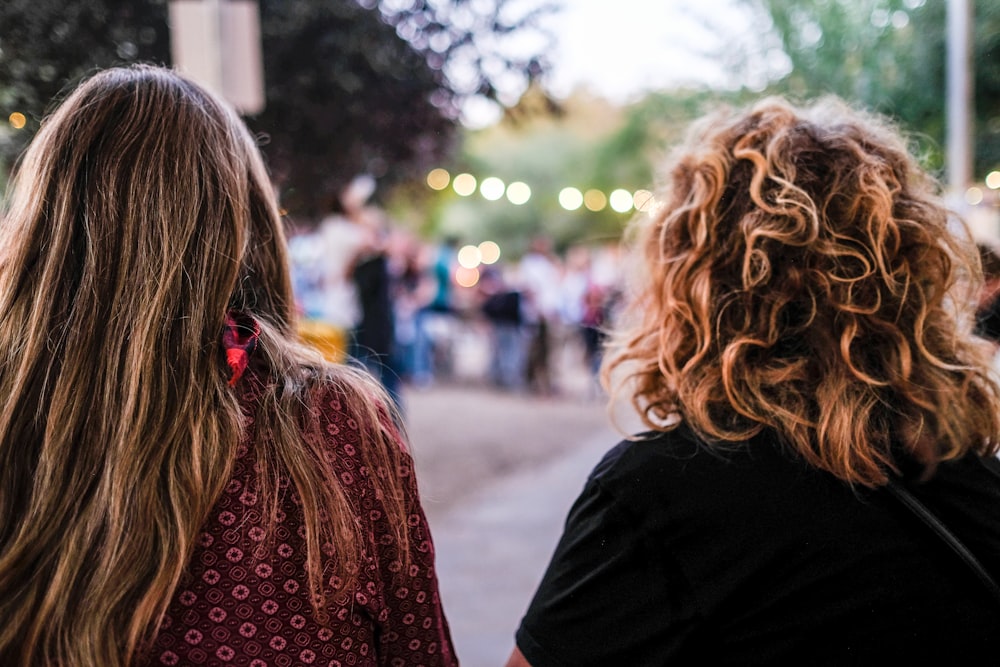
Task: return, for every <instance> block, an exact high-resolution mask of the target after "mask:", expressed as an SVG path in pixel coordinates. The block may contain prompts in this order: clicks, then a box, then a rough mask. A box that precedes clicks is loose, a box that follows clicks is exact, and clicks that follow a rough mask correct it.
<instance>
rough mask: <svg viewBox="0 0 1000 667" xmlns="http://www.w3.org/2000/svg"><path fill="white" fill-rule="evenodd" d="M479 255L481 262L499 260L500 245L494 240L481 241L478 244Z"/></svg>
mask: <svg viewBox="0 0 1000 667" xmlns="http://www.w3.org/2000/svg"><path fill="white" fill-rule="evenodd" d="M479 257H480V258H481V259H482V262H483V264H496V263H497V262H498V261H499V260H500V246H498V245H497V244H496V243H495V242H494V241H483V242H482V243H480V244H479Z"/></svg>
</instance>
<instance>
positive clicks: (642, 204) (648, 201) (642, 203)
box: [632, 190, 656, 213]
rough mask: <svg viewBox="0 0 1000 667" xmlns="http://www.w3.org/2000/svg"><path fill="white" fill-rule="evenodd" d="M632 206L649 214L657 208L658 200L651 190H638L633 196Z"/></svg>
mask: <svg viewBox="0 0 1000 667" xmlns="http://www.w3.org/2000/svg"><path fill="white" fill-rule="evenodd" d="M632 205H633V206H635V210H637V211H642V212H643V213H647V212H649V211H651V210H653V207H655V206H656V199H655V198H654V197H653V193H652V192H650V191H649V190H636V191H635V192H634V193H633V194H632Z"/></svg>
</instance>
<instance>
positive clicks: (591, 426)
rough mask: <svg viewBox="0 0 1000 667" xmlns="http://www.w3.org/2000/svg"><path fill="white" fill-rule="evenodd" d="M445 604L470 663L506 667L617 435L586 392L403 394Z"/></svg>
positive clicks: (476, 389) (472, 389)
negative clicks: (581, 496)
mask: <svg viewBox="0 0 1000 667" xmlns="http://www.w3.org/2000/svg"><path fill="white" fill-rule="evenodd" d="M405 401H406V411H407V424H408V430H409V435H410V439H411V442H412V443H413V450H414V456H415V458H416V464H417V476H418V478H419V481H420V485H421V495H422V497H423V500H424V507H425V510H426V512H427V515H428V519H429V521H430V524H431V530H432V531H433V533H434V540H435V544H436V547H437V565H438V574H439V577H440V579H441V594H442V597H443V600H444V605H445V612H446V613H447V615H448V619H449V622H450V624H451V628H452V637H453V639H454V640H455V645H456V650H457V652H458V656H459V659H460V660H461V662H462V665H463V666H464V667H496V666H502V665H503V664H504V662H505V660H506V658H507V656H508V655H509V653H510V651H511V649H512V647H513V641H514V640H513V634H514V631H515V629H516V628H517V625H518V623H519V622H520V619H521V616H522V614H523V613H524V610H525V608H526V607H527V605H528V602H529V601H530V599H531V595H532V593H533V592H534V589H535V586H536V585H537V583H538V581H539V579H540V578H541V575H542V573H543V571H544V569H545V566H546V564H547V563H548V559H549V557H550V556H551V554H552V550H553V548H554V547H555V544H556V541H557V540H558V538H559V535H560V532H561V529H562V523H563V521H564V519H565V517H566V513H567V511H568V510H569V507H570V505H571V504H572V502H573V500H575V498H576V496H577V494H578V493H579V492H580V490H581V489H582V488H583V484H584V481H585V479H586V477H587V474H588V473H589V472H590V470H591V469H593V467H594V466H595V465H596V464H597V462H598V461H599V460H600V458H601V456H602V455H603V453H604V452H605V451H607V449H609V448H610V447H611V446H612V445H614V443H615V442H617V441H618V440H619V439H620V435H619V434H618V433H617V432H616V431H615V430H614V429H613V428H612V426H611V423H610V419H609V418H608V416H607V414H606V411H605V408H604V404H603V403H602V402H601V401H599V400H597V399H595V398H594V397H593V396H592V395H588V394H587V393H586V392H567V393H566V394H564V395H562V396H560V397H555V398H539V397H534V396H528V395H509V394H501V393H497V392H494V391H490V390H489V389H486V388H483V387H482V386H477V385H475V384H470V385H452V386H443V387H434V388H431V389H428V390H424V391H420V392H410V393H409V394H407V395H406V396H405Z"/></svg>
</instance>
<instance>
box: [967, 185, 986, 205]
mask: <svg viewBox="0 0 1000 667" xmlns="http://www.w3.org/2000/svg"><path fill="white" fill-rule="evenodd" d="M965 201H966V203H968V204H969V205H970V206H978V205H979V204H982V203H983V191H982V190H980V189H979V188H977V187H971V188H969V189H968V190H966V191H965Z"/></svg>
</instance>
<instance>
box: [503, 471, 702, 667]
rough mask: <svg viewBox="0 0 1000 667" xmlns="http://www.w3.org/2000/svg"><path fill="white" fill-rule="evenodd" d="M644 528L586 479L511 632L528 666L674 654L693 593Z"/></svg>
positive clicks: (575, 665) (659, 660) (647, 659)
mask: <svg viewBox="0 0 1000 667" xmlns="http://www.w3.org/2000/svg"><path fill="white" fill-rule="evenodd" d="M643 525H644V521H643V519H642V517H641V515H637V513H636V512H634V511H631V510H630V509H626V508H624V507H622V506H621V505H620V503H619V502H617V501H616V499H615V497H614V496H613V495H612V494H611V493H609V492H608V491H607V490H606V489H605V488H603V487H602V484H601V483H600V481H599V480H597V479H594V478H592V479H590V480H589V482H588V483H587V485H586V487H585V488H584V490H583V492H582V494H581V495H580V497H579V498H578V499H577V500H576V502H575V503H574V505H573V507H572V509H571V510H570V512H569V516H568V518H567V520H566V525H565V529H564V532H563V535H562V537H561V539H560V541H559V543H558V545H557V546H556V550H555V553H554V555H553V556H552V560H551V562H550V563H549V566H548V569H547V571H546V572H545V574H544V576H543V578H542V581H541V583H540V585H539V587H538V589H537V591H536V593H535V596H534V599H533V600H532V602H531V604H530V606H529V608H528V611H527V613H526V615H525V617H524V619H523V620H522V622H521V625H520V628H519V629H518V630H517V633H516V640H517V646H518V648H520V649H521V652H522V653H523V654H524V655H525V657H526V658H527V660H528V662H529V663H530V664H531V665H532V667H586V666H587V665H609V664H615V665H656V664H664V660H665V659H668V658H669V657H670V655H671V654H672V653H675V652H676V651H677V650H678V647H679V646H680V643H681V641H682V639H683V637H684V636H685V635H686V634H687V633H688V632H689V631H690V629H691V628H692V627H693V614H694V612H693V610H692V608H691V607H690V605H685V604H684V600H685V599H689V597H690V596H689V595H688V594H687V592H686V590H685V586H686V585H685V584H684V583H683V579H682V578H681V577H680V576H679V572H677V570H676V568H672V566H671V563H670V558H669V556H668V554H665V553H662V551H663V550H662V549H659V550H654V549H653V548H651V547H650V545H651V544H652V543H651V542H650V541H649V540H648V539H647V536H645V535H644V534H643V529H642V526H643ZM671 573H672V574H671Z"/></svg>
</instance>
